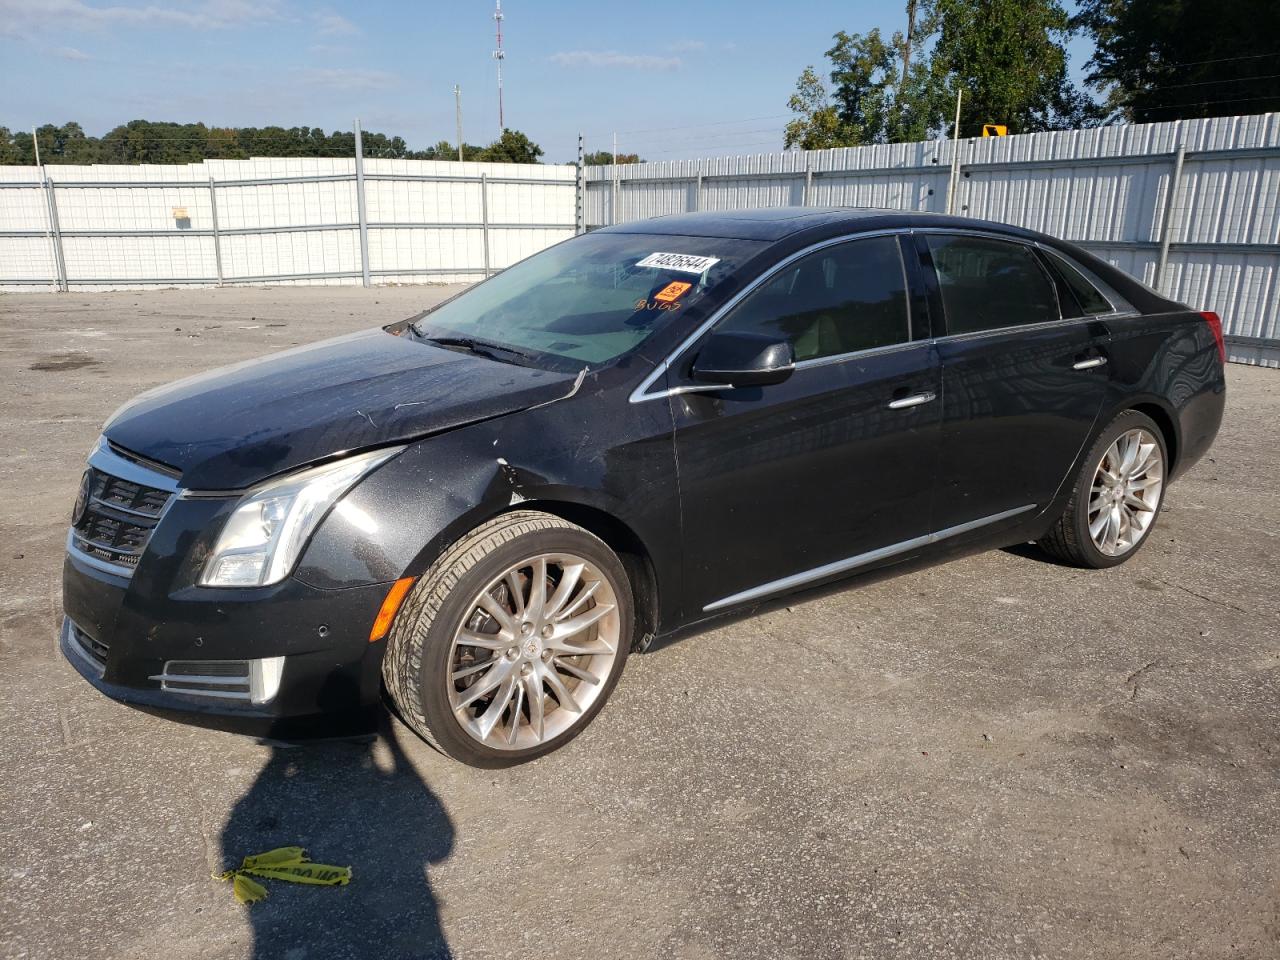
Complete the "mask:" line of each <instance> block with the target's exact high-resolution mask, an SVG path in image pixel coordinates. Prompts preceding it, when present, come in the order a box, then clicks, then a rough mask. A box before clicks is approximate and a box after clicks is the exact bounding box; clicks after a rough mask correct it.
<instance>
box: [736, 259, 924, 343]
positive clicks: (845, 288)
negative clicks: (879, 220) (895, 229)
mask: <svg viewBox="0 0 1280 960" xmlns="http://www.w3.org/2000/svg"><path fill="white" fill-rule="evenodd" d="M909 324H910V317H909V314H908V310H907V286H906V277H905V274H904V272H903V266H902V256H901V253H900V252H899V247H898V241H897V238H896V237H891V236H886V237H867V238H866V239H862V240H850V241H848V242H847V243H840V244H836V245H834V246H831V247H827V248H825V249H822V250H819V251H817V252H816V253H811V254H809V255H808V256H806V257H802V258H801V259H799V260H797V261H796V262H795V263H793V264H792V265H791V266H789V267H786V268H785V269H783V270H781V271H779V273H778V274H777V275H776V276H774V277H773V278H772V279H770V280H768V281H767V282H766V283H765V284H764V285H763V286H762V287H760V288H759V289H757V290H755V291H753V292H752V293H751V295H750V296H749V297H747V298H746V299H745V300H743V301H742V303H740V304H739V305H738V306H736V307H735V308H734V309H733V311H732V312H731V313H730V314H729V315H728V316H726V317H725V318H724V320H723V321H721V323H720V325H719V327H718V329H720V330H729V331H734V332H747V333H764V334H769V335H772V336H776V337H779V338H782V339H785V340H788V341H790V343H791V345H792V348H793V349H794V350H795V356H796V360H797V361H803V360H816V359H818V358H820V357H831V356H839V355H841V354H845V353H855V352H857V351H859V350H871V349H874V348H876V347H887V346H892V345H894V344H898V343H905V342H906V341H908V340H910V339H911V335H910V332H909V330H910V325H909Z"/></svg>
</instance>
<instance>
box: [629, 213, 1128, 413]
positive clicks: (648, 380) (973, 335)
mask: <svg viewBox="0 0 1280 960" xmlns="http://www.w3.org/2000/svg"><path fill="white" fill-rule="evenodd" d="M916 234H951V235H955V234H960V235H964V236H972V237H979V238H982V239H984V240H1001V241H1004V242H1006V243H1017V244H1021V245H1023V246H1025V247H1035V248H1039V249H1042V250H1047V251H1050V252H1052V253H1057V255H1058V256H1063V254H1061V253H1058V252H1057V251H1056V250H1053V249H1052V248H1050V247H1048V246H1046V245H1045V244H1043V243H1041V242H1040V241H1039V240H1027V239H1023V238H1021V237H1011V236H1006V235H1004V234H1002V233H996V232H993V231H988V230H981V229H976V228H972V227H893V228H890V229H888V230H873V231H870V232H868V233H857V234H846V235H844V236H840V237H829V238H828V239H826V240H822V241H819V242H818V243H815V244H811V245H810V246H808V247H805V248H804V249H802V250H797V251H796V252H795V253H793V254H791V255H790V256H788V257H786V258H785V259H783V260H780V261H779V262H778V263H776V264H774V265H773V266H772V267H771V268H770V269H769V270H768V271H767V272H765V273H762V274H761V275H760V276H758V277H756V278H755V279H754V280H752V281H751V282H750V283H749V284H747V286H745V287H743V288H742V289H741V290H739V291H738V292H737V293H736V294H734V296H733V297H732V298H731V299H730V300H729V301H728V302H726V303H725V304H724V305H723V306H721V307H720V308H719V309H718V310H716V312H715V313H713V314H712V315H711V316H710V317H708V318H707V319H706V320H704V321H703V322H702V323H701V324H700V325H699V326H698V328H697V329H696V330H694V331H693V333H691V334H689V336H688V337H686V338H685V339H684V340H682V341H681V342H680V343H679V345H678V346H676V348H675V349H674V350H672V351H671V352H670V353H669V354H667V357H666V359H665V360H663V361H662V362H661V363H659V364H658V365H657V366H656V367H654V368H653V370H651V371H650V372H649V373H648V375H646V376H645V378H644V379H643V380H641V381H640V384H639V386H637V387H636V388H635V389H634V390H632V391H631V395H630V397H629V398H628V402H630V403H643V402H644V401H646V400H663V399H665V398H667V397H674V396H679V395H680V394H685V393H705V392H711V391H716V390H727V389H732V388H731V387H729V386H727V385H725V384H706V385H703V384H681V385H680V386H677V387H670V388H668V389H665V390H662V389H660V390H655V391H653V392H652V393H651V392H649V391H650V389H651V388H652V387H653V385H654V383H655V382H656V381H657V380H658V379H659V378H661V377H663V376H665V375H666V373H667V372H668V371H669V370H670V369H671V367H672V365H673V364H674V363H675V362H676V361H677V360H678V359H680V356H681V354H683V353H684V352H685V351H686V350H688V349H689V348H690V347H691V346H693V344H694V343H696V342H697V341H698V340H700V339H701V338H702V337H703V335H704V334H706V332H707V331H708V330H710V329H711V328H712V327H713V326H715V324H716V323H718V322H719V321H720V320H721V319H723V317H724V316H725V314H727V313H728V312H729V311H730V310H732V309H733V308H734V307H736V306H737V305H738V304H739V303H741V302H742V301H743V300H744V299H746V297H747V296H749V295H750V294H751V293H752V292H753V291H755V290H756V288H757V287H759V286H760V285H761V284H763V283H765V282H766V281H768V280H770V279H772V278H773V277H774V276H775V275H776V274H777V273H779V272H780V271H782V270H784V269H786V268H787V267H788V266H790V265H791V264H792V263H794V262H795V261H797V260H799V259H800V258H801V257H805V256H807V255H809V254H810V253H815V252H817V251H818V250H822V249H824V248H826V247H831V246H835V245H836V244H840V243H848V242H850V241H852V240H863V239H867V238H870V237H885V236H903V235H906V236H915V235H916ZM899 260H901V250H899ZM1068 262H1070V261H1068ZM1038 266H1040V269H1041V271H1043V270H1044V269H1045V268H1044V267H1043V266H1042V265H1039V264H1038ZM902 267H903V271H904V279H905V280H906V281H907V287H908V292H909V291H910V277H909V276H906V264H905V263H903V264H902ZM1082 276H1083V274H1082ZM1049 279H1050V280H1051V278H1049ZM1088 279H1089V278H1088V277H1085V280H1088ZM1090 286H1093V287H1094V289H1095V290H1096V289H1097V287H1096V285H1094V284H1093V283H1092V282H1090ZM1050 287H1051V288H1052V289H1053V292H1054V297H1055V299H1056V298H1057V285H1056V284H1054V283H1053V282H1052V280H1051V282H1050ZM1098 293H1099V294H1100V295H1101V296H1102V299H1104V300H1106V301H1107V303H1109V304H1111V306H1112V311H1111V312H1110V313H1094V314H1088V315H1086V316H1082V317H1060V318H1059V319H1057V320H1046V321H1043V322H1041V323H1031V324H1018V325H1014V326H1008V327H993V328H992V329H990V330H974V331H970V332H967V333H947V334H943V335H942V336H932V337H928V338H925V339H920V340H907V341H905V342H903V343H895V344H891V345H890V346H887V347H870V348H868V349H866V350H857V351H854V352H852V353H841V354H836V355H833V356H830V357H815V358H814V359H812V360H801V361H800V362H799V363H797V364H796V365H795V368H796V370H808V369H810V368H812V367H819V366H826V365H828V364H833V363H844V362H847V361H849V360H854V359H860V358H864V357H869V356H875V355H879V354H882V353H893V352H896V351H898V350H903V349H906V348H907V347H917V346H920V345H921V344H929V345H936V344H940V343H950V342H953V341H962V340H972V339H980V338H984V337H993V336H999V335H1002V334H1008V333H1011V332H1015V331H1027V330H1029V331H1036V330H1047V329H1053V328H1055V327H1060V326H1068V325H1071V324H1077V323H1090V322H1092V321H1094V320H1103V319H1109V320H1122V319H1125V318H1128V317H1137V316H1141V313H1140V312H1138V311H1136V310H1125V311H1122V310H1119V309H1116V307H1115V303H1114V302H1113V301H1112V299H1111V298H1110V297H1108V296H1107V295H1106V294H1105V293H1103V291H1101V290H1098ZM910 301H911V298H910V296H908V298H907V310H908V325H910V310H911V302H910ZM1058 312H1059V313H1061V312H1062V310H1061V304H1059V310H1058ZM908 329H910V326H908Z"/></svg>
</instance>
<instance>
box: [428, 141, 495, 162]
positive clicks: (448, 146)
mask: <svg viewBox="0 0 1280 960" xmlns="http://www.w3.org/2000/svg"><path fill="white" fill-rule="evenodd" d="M487 149H488V148H487V147H481V146H478V145H477V144H474V143H463V144H462V159H463V160H482V159H484V157H483V156H482V155H483V154H484V152H485V150H487ZM416 159H419V160H457V159H458V148H457V146H456V145H454V144H452V143H450V142H449V141H448V140H441V141H440V142H439V143H437V144H436V145H435V146H433V147H427V149H426V150H423V151H422V155H421V156H419V157H417V158H416Z"/></svg>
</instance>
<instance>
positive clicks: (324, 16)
mask: <svg viewBox="0 0 1280 960" xmlns="http://www.w3.org/2000/svg"><path fill="white" fill-rule="evenodd" d="M359 32H360V28H359V27H357V26H356V25H355V24H354V23H352V22H351V21H350V20H348V19H347V18H346V17H344V16H343V15H342V14H340V13H334V12H333V11H332V10H329V11H326V12H324V13H318V14H316V33H318V34H320V36H322V37H349V36H352V35H353V34H357V33H359Z"/></svg>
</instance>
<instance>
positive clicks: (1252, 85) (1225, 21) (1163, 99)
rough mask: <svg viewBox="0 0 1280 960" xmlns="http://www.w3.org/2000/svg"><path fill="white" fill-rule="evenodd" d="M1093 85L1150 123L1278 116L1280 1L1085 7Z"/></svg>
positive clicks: (1115, 105)
mask: <svg viewBox="0 0 1280 960" xmlns="http://www.w3.org/2000/svg"><path fill="white" fill-rule="evenodd" d="M1075 23H1076V25H1078V26H1079V27H1081V28H1083V29H1084V30H1085V31H1087V32H1088V33H1089V34H1090V35H1091V36H1092V38H1093V41H1094V45H1095V46H1094V53H1093V57H1092V58H1091V59H1090V60H1089V67H1090V68H1091V72H1090V73H1089V74H1088V76H1087V78H1086V79H1087V81H1088V83H1089V85H1090V86H1092V87H1093V88H1095V89H1097V90H1099V91H1101V92H1103V93H1105V94H1106V98H1107V100H1106V102H1107V107H1108V109H1109V110H1110V111H1112V112H1113V113H1115V114H1118V115H1119V116H1121V117H1123V118H1125V119H1127V120H1131V121H1135V122H1138V123H1146V122H1151V121H1158V120H1177V119H1180V118H1182V117H1214V116H1229V115H1233V114H1242V113H1268V112H1272V111H1280V76H1277V74H1280V50H1278V47H1280V44H1277V41H1276V37H1277V36H1280V3H1277V2H1276V0H1213V2H1209V0H1081V3H1080V12H1079V14H1078V15H1077V17H1076V20H1075Z"/></svg>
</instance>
